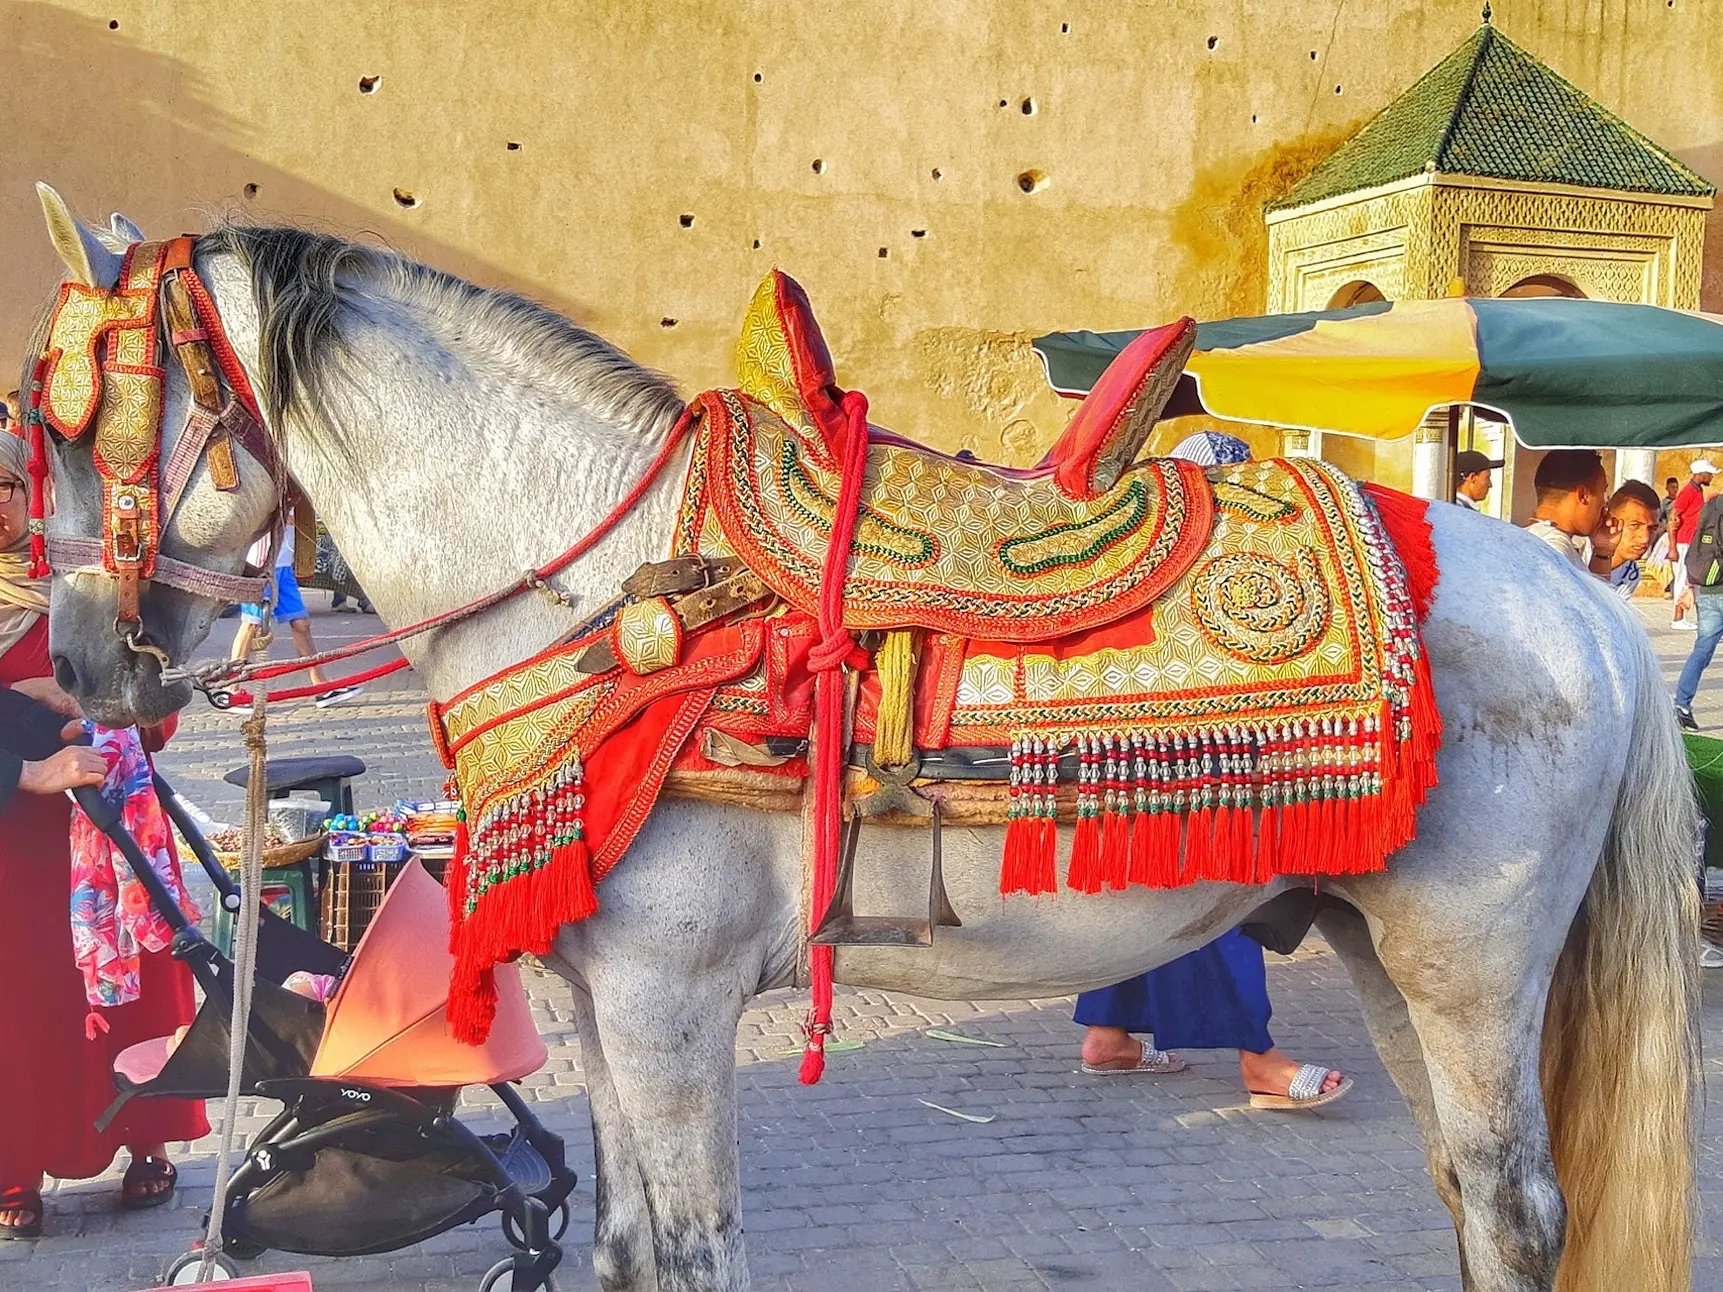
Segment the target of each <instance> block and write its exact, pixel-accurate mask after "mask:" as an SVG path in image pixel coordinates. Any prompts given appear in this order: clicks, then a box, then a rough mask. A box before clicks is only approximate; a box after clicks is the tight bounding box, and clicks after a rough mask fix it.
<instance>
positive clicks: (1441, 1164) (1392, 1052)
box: [1316, 906, 1470, 1286]
mask: <svg viewBox="0 0 1723 1292" xmlns="http://www.w3.org/2000/svg"><path fill="white" fill-rule="evenodd" d="M1316 923H1317V926H1318V927H1319V928H1320V929H1321V930H1322V936H1323V937H1324V938H1326V939H1327V940H1328V945H1329V946H1331V947H1333V948H1334V952H1335V954H1336V955H1337V956H1339V957H1340V962H1341V963H1342V964H1344V965H1345V966H1346V971H1347V973H1348V974H1350V975H1351V978H1352V985H1353V987H1354V988H1356V989H1357V992H1358V997H1359V1001H1360V1003H1361V1004H1362V1005H1363V1009H1364V1025H1365V1026H1366V1027H1367V1028H1369V1029H1370V1039H1371V1041H1372V1042H1374V1043H1375V1046H1376V1053H1377V1054H1379V1055H1381V1056H1382V1062H1383V1065H1384V1066H1386V1067H1387V1069H1388V1075H1389V1076H1391V1077H1393V1078H1394V1084H1395V1085H1396V1086H1398V1087H1399V1088H1400V1093H1401V1095H1403V1096H1404V1097H1405V1100H1406V1102H1407V1104H1408V1105H1410V1107H1411V1109H1412V1117H1413V1119H1414V1120H1415V1121H1416V1122H1417V1123H1418V1133H1419V1135H1420V1136H1421V1137H1422V1138H1423V1140H1424V1152H1425V1154H1426V1155H1427V1156H1428V1158H1429V1163H1430V1180H1431V1182H1432V1183H1433V1184H1434V1185H1435V1186H1436V1193H1437V1194H1438V1195H1439V1196H1440V1197H1441V1199H1442V1202H1443V1204H1444V1205H1445V1206H1446V1207H1447V1208H1448V1211H1449V1213H1450V1214H1452V1216H1453V1217H1454V1232H1455V1234H1456V1235H1458V1236H1459V1238H1460V1265H1461V1273H1462V1276H1464V1267H1465V1259H1466V1256H1465V1250H1466V1245H1465V1224H1466V1217H1465V1211H1464V1209H1463V1208H1462V1207H1461V1206H1460V1179H1459V1176H1458V1175H1456V1174H1455V1172H1454V1162H1453V1158H1452V1157H1451V1156H1450V1155H1449V1153H1448V1144H1447V1141H1446V1140H1445V1139H1444V1138H1443V1137H1442V1124H1441V1122H1440V1121H1439V1120H1438V1119H1437V1116H1436V1098H1435V1096H1434V1095H1433V1094H1432V1093H1431V1091H1430V1073H1429V1070H1428V1069H1427V1068H1426V1067H1425V1066H1424V1047H1423V1045H1422V1044H1420V1042H1419V1040H1418V1033H1417V1032H1416V1031H1414V1030H1413V1027H1412V1017H1411V1014H1410V1013H1409V1012H1408V1010H1407V1008H1406V998H1405V997H1404V996H1402V995H1401V994H1400V989H1399V988H1398V987H1396V986H1395V985H1394V983H1393V982H1392V981H1391V980H1390V979H1389V977H1388V974H1387V971H1386V970H1384V969H1383V968H1382V961H1381V959H1380V958H1379V957H1378V956H1377V954H1376V947H1375V945H1374V944H1373V943H1372V942H1371V941H1370V927H1369V925H1367V924H1366V923H1365V922H1364V917H1363V916H1362V915H1360V914H1359V913H1358V912H1357V911H1355V910H1353V909H1352V908H1351V907H1349V906H1347V907H1341V906H1329V907H1327V908H1325V909H1324V910H1323V912H1322V914H1321V915H1319V916H1317V919H1316ZM1466 1282H1467V1284H1468V1286H1469V1285H1470V1279H1469V1278H1467V1279H1466Z"/></svg>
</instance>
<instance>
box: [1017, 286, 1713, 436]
mask: <svg viewBox="0 0 1723 1292" xmlns="http://www.w3.org/2000/svg"><path fill="white" fill-rule="evenodd" d="M1136 335H1137V333H1136V332H1135V331H1129V332H1054V333H1050V334H1048V335H1046V336H1042V337H1038V338H1037V339H1036V340H1035V342H1034V345H1035V349H1036V351H1037V353H1039V354H1040V356H1041V359H1042V362H1043V363H1044V364H1045V366H1046V369H1047V376H1048V380H1049V381H1050V382H1051V383H1052V385H1053V388H1054V389H1055V390H1057V391H1059V392H1060V393H1061V394H1067V395H1083V394H1086V393H1087V392H1088V390H1089V389H1090V388H1091V387H1092V386H1093V385H1094V384H1095V382H1096V381H1097V380H1098V379H1099V377H1100V374H1101V373H1102V372H1103V371H1105V369H1106V367H1107V365H1108V364H1109V363H1110V362H1111V361H1112V358H1113V357H1114V356H1115V355H1117V354H1118V353H1119V351H1120V350H1122V349H1123V348H1124V347H1125V346H1126V345H1128V344H1129V343H1130V341H1131V339H1132V338H1133V337H1135V336H1136ZM1453 404H1472V405H1475V406H1476V407H1478V408H1481V409H1485V410H1488V411H1489V412H1491V413H1492V414H1494V415H1495V416H1496V417H1499V418H1500V419H1502V420H1504V421H1506V422H1508V423H1509V424H1510V425H1511V426H1512V427H1513V430H1514V434H1515V436H1516V437H1517V438H1518V439H1519V440H1520V442H1521V443H1522V444H1525V445H1527V446H1529V447H1533V448H1559V447H1568V448H1580V447H1592V448H1682V447H1691V446H1695V445H1702V444H1719V443H1723V316H1718V315H1710V314H1697V313H1688V312H1684V311H1681V310H1667V309H1660V308H1658V307H1656V306H1651V305H1621V304H1617V303H1615V302H1612V301H1591V300H1569V299H1563V298H1531V299H1514V300H1494V299H1482V298H1480V299H1472V298H1464V297H1455V298H1448V299H1444V300H1434V301H1395V302H1390V301H1377V302H1373V303H1371V304H1368V305H1358V306H1354V307H1352V308H1350V309H1343V310H1323V311H1317V312H1312V313H1304V314H1269V315H1263V316H1261V317H1258V318H1240V319H1226V320H1222V321H1219V322H1213V323H1203V324H1200V325H1199V326H1198V328H1197V339H1196V350H1195V352H1194V353H1193V354H1192V355H1191V358H1190V361H1189V362H1188V363H1187V364H1186V365H1185V375H1184V377H1183V378H1182V379H1181V381H1180V383H1179V390H1178V392H1177V393H1176V394H1175V395H1174V397H1173V399H1172V401H1171V403H1169V405H1168V406H1167V410H1166V412H1165V413H1164V414H1163V416H1166V417H1178V416H1182V415H1186V414H1192V413H1208V414H1210V415H1212V416H1214V417H1220V418H1226V419H1228V420H1231V421H1239V422H1255V423H1259V424H1262V425H1268V426H1282V427H1288V428H1294V429H1307V430H1322V431H1339V432H1342V433H1344V434H1347V435H1361V436H1367V437H1369V438H1372V439H1395V438H1398V437H1400V436H1404V435H1409V434H1411V433H1412V432H1413V431H1414V430H1416V429H1417V427H1418V425H1419V424H1420V423H1421V422H1422V421H1423V420H1424V418H1425V417H1426V416H1427V415H1428V414H1429V413H1430V412H1431V411H1432V410H1434V409H1438V408H1445V407H1448V406H1449V405H1453Z"/></svg>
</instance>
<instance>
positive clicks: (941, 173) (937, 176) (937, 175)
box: [933, 166, 945, 179]
mask: <svg viewBox="0 0 1723 1292" xmlns="http://www.w3.org/2000/svg"><path fill="white" fill-rule="evenodd" d="M933 177H934V178H935V179H944V178H945V172H944V171H942V170H940V169H939V167H937V166H935V167H934V168H933Z"/></svg>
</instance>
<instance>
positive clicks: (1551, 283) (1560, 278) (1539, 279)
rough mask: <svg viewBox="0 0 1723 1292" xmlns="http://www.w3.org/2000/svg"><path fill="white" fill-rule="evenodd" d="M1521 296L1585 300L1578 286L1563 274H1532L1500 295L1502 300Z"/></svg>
mask: <svg viewBox="0 0 1723 1292" xmlns="http://www.w3.org/2000/svg"><path fill="white" fill-rule="evenodd" d="M1523 296H1567V297H1571V298H1573V299H1574V300H1584V299H1585V293H1584V292H1583V291H1581V290H1580V287H1579V284H1578V283H1576V282H1574V281H1573V279H1571V278H1568V277H1567V276H1566V275H1563V274H1532V275H1530V276H1529V277H1526V278H1522V279H1520V280H1519V282H1517V283H1515V284H1514V285H1513V286H1512V287H1509V288H1508V289H1506V290H1505V291H1504V292H1503V293H1502V298H1503V299H1504V300H1505V299H1507V298H1509V297H1523Z"/></svg>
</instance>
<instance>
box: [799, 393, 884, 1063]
mask: <svg viewBox="0 0 1723 1292" xmlns="http://www.w3.org/2000/svg"><path fill="white" fill-rule="evenodd" d="M842 410H843V415H844V419H845V426H844V430H843V439H842V442H841V444H839V445H837V446H836V447H837V449H838V461H839V464H840V470H841V472H842V477H841V483H840V484H839V486H838V500H837V506H836V508H835V510H834V511H833V513H832V536H831V541H830V542H828V543H827V544H826V559H825V561H824V563H823V565H822V568H821V570H820V604H819V612H820V613H819V621H820V640H819V642H818V643H817V644H816V645H815V646H814V648H813V649H812V650H811V651H809V652H808V667H809V668H810V669H811V670H813V672H814V675H815V676H814V820H813V834H814V874H813V891H812V893H811V894H810V895H809V901H808V910H809V913H810V918H811V920H812V922H813V923H814V924H816V925H817V923H818V921H819V920H820V918H821V917H822V916H823V915H824V914H825V912H826V908H827V907H828V906H830V905H831V901H832V893H833V891H834V890H835V889H836V888H837V880H838V848H839V839H840V836H841V835H842V833H843V770H844V755H845V752H846V751H845V749H844V743H845V742H844V734H845V733H844V676H843V668H844V665H846V664H847V665H849V666H850V667H851V668H859V667H860V666H861V665H863V664H865V663H866V662H867V655H866V653H865V652H863V651H861V650H860V649H859V648H858V647H857V646H856V643H855V639H854V638H852V637H851V636H850V635H849V633H848V632H846V631H845V630H844V580H845V578H846V577H847V575H848V574H849V560H850V546H851V544H852V543H853V542H854V540H855V530H856V517H857V514H858V513H859V511H860V509H861V489H862V477H863V475H864V474H865V473H866V470H867V444H868V434H867V396H866V395H863V394H862V393H861V392H860V391H856V390H852V391H850V392H848V393H847V394H845V395H844V397H843V402H842ZM811 931H812V930H811V929H810V932H811ZM808 976H809V983H810V986H811V987H812V995H813V1003H812V1007H811V1009H810V1011H809V1015H808V1026H807V1045H806V1048H805V1049H804V1051H803V1053H802V1072H801V1080H802V1084H803V1085H809V1086H811V1085H813V1084H814V1083H815V1082H816V1081H818V1080H819V1079H820V1075H821V1074H822V1073H823V1072H824V1071H825V1067H826V1033H827V1032H829V1031H831V1026H832V948H831V947H826V946H811V947H809V948H808Z"/></svg>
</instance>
